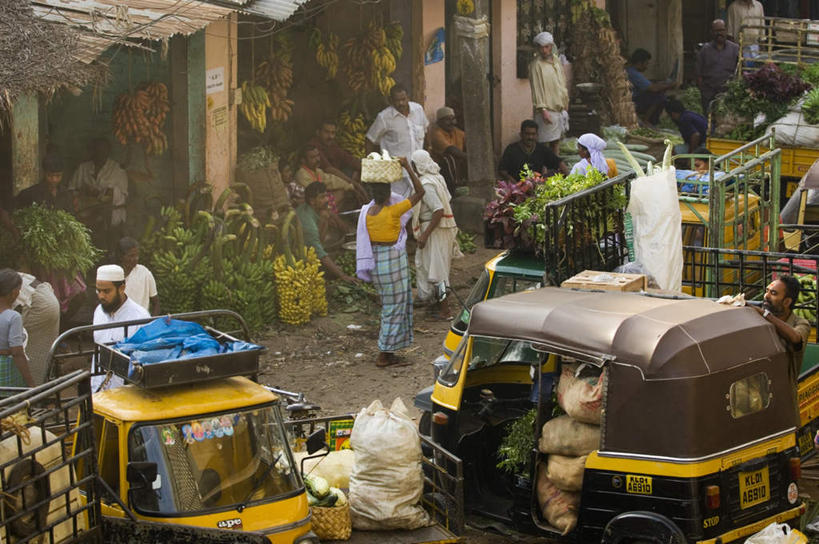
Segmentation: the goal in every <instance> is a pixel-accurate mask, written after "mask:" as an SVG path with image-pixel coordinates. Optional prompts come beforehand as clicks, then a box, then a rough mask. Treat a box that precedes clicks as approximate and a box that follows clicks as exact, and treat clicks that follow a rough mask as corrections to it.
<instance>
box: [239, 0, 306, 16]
mask: <svg viewBox="0 0 819 544" xmlns="http://www.w3.org/2000/svg"><path fill="white" fill-rule="evenodd" d="M307 1H308V0H256V1H255V2H251V3H250V5H248V6H245V7H243V8H242V11H243V12H245V13H251V14H254V15H261V16H262V17H268V18H270V19H275V20H276V21H285V20H287V19H288V18H289V17H290V16H291V15H293V14H294V13H295V12H296V10H297V9H299V6H301V5H302V4H305V3H307Z"/></svg>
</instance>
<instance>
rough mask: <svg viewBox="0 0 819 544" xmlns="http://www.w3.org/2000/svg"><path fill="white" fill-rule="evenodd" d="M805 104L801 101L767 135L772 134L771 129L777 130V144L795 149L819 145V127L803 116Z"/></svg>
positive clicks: (769, 128)
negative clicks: (803, 105)
mask: <svg viewBox="0 0 819 544" xmlns="http://www.w3.org/2000/svg"><path fill="white" fill-rule="evenodd" d="M804 102H805V99H804V98H803V99H801V100H799V101H798V102H797V103H796V104H795V105H794V106H792V107H791V108H790V109H789V110H788V113H787V114H785V116H784V117H782V118H780V119H777V120H776V121H774V122H773V123H772V124H771V126H770V127H768V129H767V131H766V134H770V133H771V129H776V143H777V144H779V145H788V146H795V147H816V145H817V144H819V126H816V125H811V124H810V123H808V122H807V121H805V117H804V116H803V115H802V104H803V103H804Z"/></svg>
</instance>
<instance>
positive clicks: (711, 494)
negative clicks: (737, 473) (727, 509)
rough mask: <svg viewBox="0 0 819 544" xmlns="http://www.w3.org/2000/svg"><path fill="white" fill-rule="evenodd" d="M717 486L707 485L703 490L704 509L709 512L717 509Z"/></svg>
mask: <svg viewBox="0 0 819 544" xmlns="http://www.w3.org/2000/svg"><path fill="white" fill-rule="evenodd" d="M719 503H720V497H719V486H718V485H709V486H707V487H706V488H705V507H706V508H707V509H709V510H717V509H719Z"/></svg>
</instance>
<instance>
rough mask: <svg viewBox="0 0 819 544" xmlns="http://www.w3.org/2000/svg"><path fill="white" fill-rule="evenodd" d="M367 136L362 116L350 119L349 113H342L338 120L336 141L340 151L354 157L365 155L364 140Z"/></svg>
mask: <svg viewBox="0 0 819 544" xmlns="http://www.w3.org/2000/svg"><path fill="white" fill-rule="evenodd" d="M366 134H367V124H366V123H365V122H364V116H363V115H362V114H360V113H359V114H358V115H356V116H355V118H352V117H350V113H349V112H346V111H343V112H341V115H339V118H338V133H337V134H336V141H338V145H339V146H341V148H342V149H344V150H345V151H347V152H348V153H351V154H352V155H354V156H356V157H363V156H364V155H365V152H364V150H365V145H364V142H365V139H366Z"/></svg>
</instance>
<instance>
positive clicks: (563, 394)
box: [557, 363, 604, 425]
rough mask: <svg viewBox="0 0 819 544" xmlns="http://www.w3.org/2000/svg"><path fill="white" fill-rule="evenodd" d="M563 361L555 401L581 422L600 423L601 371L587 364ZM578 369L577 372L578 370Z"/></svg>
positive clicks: (601, 398)
mask: <svg viewBox="0 0 819 544" xmlns="http://www.w3.org/2000/svg"><path fill="white" fill-rule="evenodd" d="M580 367H581V365H580V364H577V363H568V364H567V363H564V364H563V370H562V372H561V374H560V381H559V382H558V383H557V403H558V404H559V405H560V407H561V408H563V411H564V412H566V413H567V414H569V415H570V416H572V417H573V418H574V419H576V420H578V421H582V422H583V423H591V424H593V425H600V420H601V418H602V414H603V379H604V378H603V373H602V372H600V371H599V370H598V369H595V368H593V367H589V366H588V365H585V366H583V368H582V369H581V368H580ZM578 371H579V372H578Z"/></svg>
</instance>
